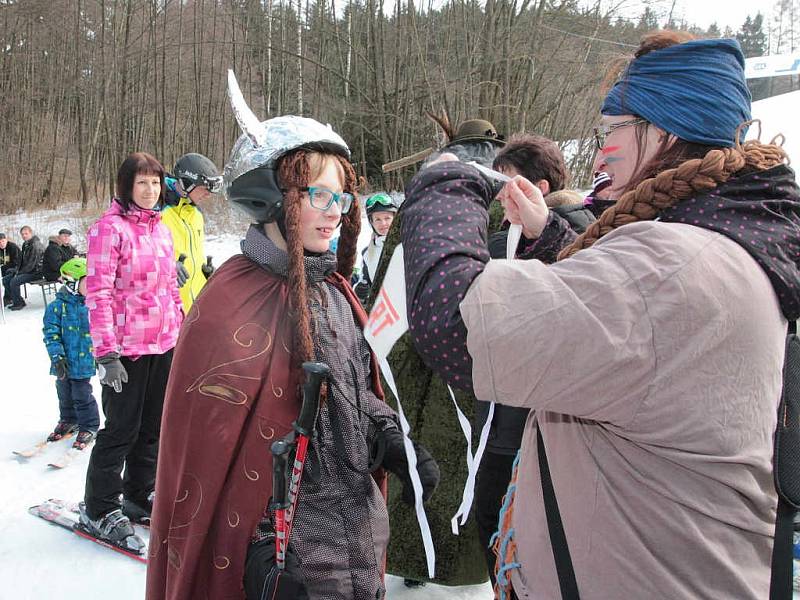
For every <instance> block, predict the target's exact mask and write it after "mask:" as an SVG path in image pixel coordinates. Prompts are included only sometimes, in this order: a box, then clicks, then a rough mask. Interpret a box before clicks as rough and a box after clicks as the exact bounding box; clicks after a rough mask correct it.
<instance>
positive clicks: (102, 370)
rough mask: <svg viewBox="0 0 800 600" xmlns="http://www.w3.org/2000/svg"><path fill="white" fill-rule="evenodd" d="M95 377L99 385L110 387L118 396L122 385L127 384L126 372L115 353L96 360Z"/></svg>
mask: <svg viewBox="0 0 800 600" xmlns="http://www.w3.org/2000/svg"><path fill="white" fill-rule="evenodd" d="M97 375H98V376H99V377H100V383H101V384H103V385H108V386H111V387H112V388H114V391H115V392H117V393H118V394H119V393H120V392H121V391H122V384H123V383H128V372H127V371H126V370H125V367H124V366H123V364H122V362H121V361H120V360H119V354H117V353H116V352H112V353H111V354H106V355H105V356H101V357H100V358H98V359H97Z"/></svg>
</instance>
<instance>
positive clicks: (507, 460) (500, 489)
mask: <svg viewBox="0 0 800 600" xmlns="http://www.w3.org/2000/svg"><path fill="white" fill-rule="evenodd" d="M514 458H515V456H514V455H513V454H499V453H495V452H489V451H486V452H485V453H484V455H483V458H482V459H481V464H480V466H479V467H478V473H477V475H476V477H475V522H476V524H477V525H478V539H479V540H480V544H481V547H482V548H483V553H484V556H485V557H486V567H487V569H488V570H489V578H490V579H491V580H492V585H494V565H495V562H496V560H497V557H496V556H495V555H494V552H492V549H491V548H489V539H490V538H491V537H492V535H494V532H495V531H497V529H498V525H499V514H500V507H501V506H502V505H503V496H505V495H506V491H507V490H508V484H509V483H511V474H512V472H513V467H514Z"/></svg>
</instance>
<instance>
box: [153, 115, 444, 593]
mask: <svg viewBox="0 0 800 600" xmlns="http://www.w3.org/2000/svg"><path fill="white" fill-rule="evenodd" d="M245 108H246V106H245ZM240 122H241V121H240ZM250 122H252V119H251V120H250V121H248V120H245V124H244V125H243V129H244V130H245V133H244V134H243V135H242V136H241V137H240V138H239V140H238V142H237V143H236V145H235V146H234V148H233V150H232V152H231V157H230V160H229V162H228V164H227V165H226V168H225V174H224V179H225V188H226V194H227V196H228V199H229V200H230V201H232V202H233V203H235V204H237V205H239V206H240V207H242V208H244V209H245V210H246V211H247V213H248V214H249V215H250V216H251V217H252V219H253V222H254V224H253V225H251V226H250V229H249V231H248V232H247V235H246V237H245V239H244V240H243V241H242V254H240V255H237V256H234V257H233V258H231V259H230V260H228V261H227V262H226V263H225V264H223V265H222V266H221V267H220V268H219V269H217V271H216V272H215V274H214V277H213V278H211V279H210V280H209V282H208V284H207V285H206V286H205V287H204V288H203V292H202V294H200V296H199V297H198V298H197V300H196V301H195V303H194V304H193V307H192V310H191V311H190V312H189V314H188V316H187V320H186V325H185V327H184V328H183V330H182V332H181V337H180V339H179V341H178V346H177V348H176V353H175V362H174V367H173V368H174V371H173V374H174V376H173V377H172V378H171V380H170V385H169V388H168V390H167V398H166V401H165V406H164V419H163V429H162V438H161V449H160V456H159V467H158V481H157V487H156V503H155V508H154V517H153V527H152V531H151V538H150V540H151V541H150V547H149V555H150V556H149V566H148V577H147V598H148V599H149V600H156V599H159V600H160V599H169V600H194V599H196V598H241V599H242V600H244V599H245V598H246V599H247V600H251V599H260V598H262V597H266V596H265V594H266V593H267V592H265V590H266V589H268V587H269V586H271V587H269V590H270V592H269V593H268V597H269V598H272V599H275V600H278V599H289V598H292V599H295V598H296V599H303V598H310V599H319V600H323V599H324V600H351V599H360V600H367V599H369V600H372V599H374V598H382V597H383V596H384V594H385V586H384V583H383V569H384V566H383V565H384V558H385V554H386V546H387V543H388V538H389V520H388V515H387V511H386V502H385V493H386V485H385V484H386V476H385V474H384V470H386V471H389V472H392V473H394V474H396V475H397V476H398V477H399V478H400V479H401V481H402V482H403V485H404V486H406V485H408V486H410V485H411V484H410V478H409V477H408V469H407V462H406V459H405V456H406V455H405V452H404V449H403V437H402V434H401V433H400V430H399V427H398V421H397V415H396V414H395V412H394V411H393V410H392V409H391V408H390V407H389V406H388V405H387V404H385V403H384V402H383V395H382V392H381V387H380V384H379V380H378V369H377V365H376V363H375V360H374V357H373V356H372V354H371V352H370V350H369V347H368V346H367V343H366V341H365V339H364V336H363V334H362V328H363V325H364V323H365V322H366V314H365V313H364V311H363V309H362V308H361V305H360V304H359V302H358V299H357V298H356V296H355V293H354V292H353V290H352V288H351V287H350V284H349V277H350V274H351V271H352V268H353V262H354V258H355V250H356V239H357V238H358V233H359V227H360V209H359V206H358V204H357V203H356V202H355V201H354V196H355V192H356V187H357V180H356V175H355V172H354V170H353V167H352V165H351V164H350V162H349V160H348V159H349V150H348V148H347V146H346V145H345V143H344V141H343V140H342V139H341V137H339V136H338V135H337V134H336V133H334V132H333V131H332V130H331V129H330V128H329V127H325V126H323V125H321V124H320V123H318V122H316V121H314V120H312V119H307V118H302V117H278V118H275V119H270V120H268V121H264V122H263V123H258V121H255V124H249V123H250ZM340 224H341V228H342V233H341V238H340V243H339V246H338V251H337V255H334V254H333V253H331V252H330V251H329V250H328V248H329V244H330V240H331V237H332V236H333V234H334V231H335V230H336V229H337V227H338V226H339V225H340ZM305 361H320V362H323V363H325V364H326V365H328V367H329V368H330V375H329V376H328V378H327V381H326V385H325V387H324V393H323V394H322V402H321V406H320V410H319V414H318V416H317V418H316V423H315V430H314V432H313V435H312V436H311V439H310V443H309V451H308V456H307V458H306V460H305V466H304V468H303V478H302V485H301V486H300V488H299V495H298V501H297V507H296V510H294V513H293V514H294V517H293V520H292V528H291V536H290V538H289V540H288V549H287V555H286V559H285V570H283V571H280V577H277V578H275V577H274V574H275V573H277V572H278V571H277V570H276V556H275V538H276V533H277V532H278V531H280V530H279V529H278V528H277V527H274V526H273V524H274V523H276V521H275V520H274V515H273V513H272V510H271V508H270V505H271V501H270V499H271V495H272V492H273V490H272V477H273V464H272V456H271V454H270V446H271V444H272V443H273V442H274V441H276V440H280V439H281V438H283V437H284V436H285V435H286V434H287V433H288V432H289V431H291V429H292V421H294V420H295V419H297V418H298V415H299V412H300V407H301V393H300V384H301V383H302V381H303V371H302V368H301V364H302V363H303V362H305ZM417 456H418V461H419V464H418V470H419V471H420V478H421V481H422V484H423V489H424V492H423V497H424V498H427V497H428V496H429V495H430V494H431V493H432V491H433V488H434V487H435V485H436V481H437V479H438V470H437V467H436V463H435V462H434V461H433V460H432V459H431V458H430V455H429V454H428V453H427V451H425V450H424V448H421V447H418V448H417ZM291 463H292V459H290V460H289V464H290V465H291ZM293 485H294V484H293ZM268 578H271V579H268ZM267 581H270V583H269V586H268V584H267Z"/></svg>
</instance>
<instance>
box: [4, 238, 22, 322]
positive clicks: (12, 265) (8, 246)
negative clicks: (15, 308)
mask: <svg viewBox="0 0 800 600" xmlns="http://www.w3.org/2000/svg"><path fill="white" fill-rule="evenodd" d="M21 258H22V254H21V252H20V250H19V246H17V245H16V244H15V243H14V242H12V241H11V240H9V239H8V237H6V234H5V233H0V274H2V278H3V305H4V306H7V305H10V304H11V295H10V294H9V292H8V283H9V282H10V281H11V278H12V277H13V276H14V275H16V274H17V269H18V268H19V261H20V259H21ZM6 278H8V279H6Z"/></svg>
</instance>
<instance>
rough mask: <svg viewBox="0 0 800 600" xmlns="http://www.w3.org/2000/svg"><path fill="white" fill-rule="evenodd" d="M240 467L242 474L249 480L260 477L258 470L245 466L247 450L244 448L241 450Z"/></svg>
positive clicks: (255, 479)
mask: <svg viewBox="0 0 800 600" xmlns="http://www.w3.org/2000/svg"><path fill="white" fill-rule="evenodd" d="M242 469H243V470H244V476H245V477H247V478H248V479H249V480H250V481H258V480H259V479H260V478H261V476H260V475H259V474H258V471H256V470H255V469H248V468H247V452H246V451H245V450H242ZM251 473H252V475H251Z"/></svg>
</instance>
